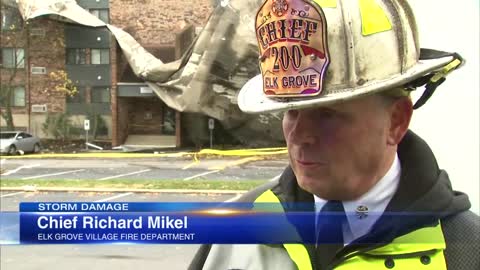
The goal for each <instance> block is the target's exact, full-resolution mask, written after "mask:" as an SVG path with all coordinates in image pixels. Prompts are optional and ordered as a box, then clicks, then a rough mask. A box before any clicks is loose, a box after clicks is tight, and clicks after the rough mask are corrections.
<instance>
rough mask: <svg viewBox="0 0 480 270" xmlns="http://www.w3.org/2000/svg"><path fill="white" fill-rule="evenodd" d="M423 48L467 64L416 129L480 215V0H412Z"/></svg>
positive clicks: (418, 118)
mask: <svg viewBox="0 0 480 270" xmlns="http://www.w3.org/2000/svg"><path fill="white" fill-rule="evenodd" d="M409 2H410V3H411V5H412V8H413V9H414V12H415V15H416V19H417V24H418V27H419V31H420V42H421V46H422V47H424V48H432V49H439V50H445V51H451V52H458V53H460V55H462V56H463V57H464V58H465V59H466V60H467V62H466V65H465V66H463V67H462V68H461V69H460V70H457V71H456V72H454V73H452V74H451V76H449V77H448V78H447V80H446V82H445V83H444V84H443V85H442V86H440V87H439V88H438V89H437V92H436V93H435V94H434V95H433V97H432V98H431V99H430V100H429V102H428V103H427V104H426V105H425V106H424V107H422V108H421V109H419V110H418V111H415V112H414V118H413V123H412V129H413V130H414V131H415V132H417V133H418V134H419V135H421V136H422V137H423V138H424V139H425V140H426V141H427V142H428V143H429V145H430V147H431V148H432V149H433V151H434V153H435V155H436V157H437V160H438V162H439V165H440V167H441V168H443V169H446V170H447V172H448V173H449V175H450V179H451V180H452V183H453V187H454V189H457V190H461V191H464V192H466V193H468V195H469V196H470V201H471V202H472V210H473V211H475V212H476V213H479V208H480V201H479V197H480V195H479V193H480V191H479V190H480V186H479V182H480V179H479V170H480V169H479V164H480V160H479V152H480V145H479V123H480V119H479V115H480V111H479V100H480V94H479V92H480V83H479V82H480V79H479V76H480V69H479V62H480V60H479V59H480V55H479V51H480V45H479V32H480V30H479V24H480V21H479V7H480V5H479V2H480V1H478V0H458V1H447V0H411V1H409Z"/></svg>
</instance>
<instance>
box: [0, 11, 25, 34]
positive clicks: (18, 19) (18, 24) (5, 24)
mask: <svg viewBox="0 0 480 270" xmlns="http://www.w3.org/2000/svg"><path fill="white" fill-rule="evenodd" d="M0 16H1V18H0V22H1V26H2V27H1V30H2V31H15V30H19V29H22V26H23V19H22V15H20V12H19V11H18V8H17V7H12V6H7V5H2V6H1V7H0Z"/></svg>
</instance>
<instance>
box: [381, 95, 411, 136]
mask: <svg viewBox="0 0 480 270" xmlns="http://www.w3.org/2000/svg"><path fill="white" fill-rule="evenodd" d="M412 114H413V105H412V100H411V99H410V97H401V98H398V99H397V100H395V101H394V102H393V104H392V105H391V107H390V128H389V132H388V139H387V143H388V144H389V145H398V144H399V143H400V141H401V140H402V138H403V136H405V133H407V130H408V126H409V125H410V120H411V119H412Z"/></svg>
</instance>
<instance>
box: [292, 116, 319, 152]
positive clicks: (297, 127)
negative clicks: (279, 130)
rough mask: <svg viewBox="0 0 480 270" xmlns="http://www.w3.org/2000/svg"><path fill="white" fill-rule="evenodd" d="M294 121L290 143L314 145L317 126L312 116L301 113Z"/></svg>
mask: <svg viewBox="0 0 480 270" xmlns="http://www.w3.org/2000/svg"><path fill="white" fill-rule="evenodd" d="M292 121H293V123H291V130H290V134H289V138H288V140H289V142H290V143H293V144H297V145H305V144H306V145H308V144H313V143H314V142H315V138H316V134H315V130H316V128H317V126H316V125H315V121H314V119H313V118H312V117H311V115H310V114H309V113H308V112H302V111H299V112H298V115H297V117H296V118H295V119H293V120H292ZM317 124H318V123H317Z"/></svg>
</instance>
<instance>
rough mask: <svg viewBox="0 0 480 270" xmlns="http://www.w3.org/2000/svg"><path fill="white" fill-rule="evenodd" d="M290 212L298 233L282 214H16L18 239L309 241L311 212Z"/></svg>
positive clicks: (62, 241) (53, 241) (69, 241)
mask: <svg viewBox="0 0 480 270" xmlns="http://www.w3.org/2000/svg"><path fill="white" fill-rule="evenodd" d="M292 215H294V217H292V218H294V219H295V220H296V221H297V223H298V224H305V226H303V228H302V229H301V234H302V235H299V231H298V228H297V229H295V228H294V227H293V226H292V224H290V223H289V222H288V221H287V219H286V216H285V215H283V214H281V213H257V214H256V213H250V214H232V215H230V214H228V215H197V214H181V213H177V214H173V213H168V214H157V213H149V214H147V213H20V243H21V244H75V243H77V244H78V243H90V244H93V243H98V244H101V243H141V244H174V243H177V244H178V243H182V244H213V243H217V244H233V243H237V244H254V243H263V244H280V243H300V242H304V243H314V237H313V235H314V234H313V228H314V226H312V225H313V223H312V220H313V219H312V215H311V213H295V214H292Z"/></svg>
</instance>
